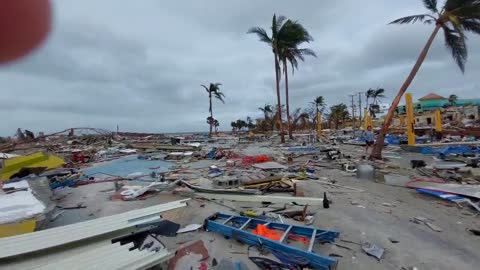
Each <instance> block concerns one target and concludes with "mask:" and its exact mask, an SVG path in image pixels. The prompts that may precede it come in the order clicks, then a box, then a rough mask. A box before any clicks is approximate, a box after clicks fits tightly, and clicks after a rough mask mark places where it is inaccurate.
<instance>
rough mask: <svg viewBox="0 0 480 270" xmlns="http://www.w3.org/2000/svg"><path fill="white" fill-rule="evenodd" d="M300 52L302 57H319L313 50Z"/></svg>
mask: <svg viewBox="0 0 480 270" xmlns="http://www.w3.org/2000/svg"><path fill="white" fill-rule="evenodd" d="M298 52H299V54H300V55H308V56H313V57H317V54H316V53H315V51H313V50H311V49H298Z"/></svg>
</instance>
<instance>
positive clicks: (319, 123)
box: [317, 112, 322, 137]
mask: <svg viewBox="0 0 480 270" xmlns="http://www.w3.org/2000/svg"><path fill="white" fill-rule="evenodd" d="M320 135H322V114H321V113H320V112H317V137H318V136H320Z"/></svg>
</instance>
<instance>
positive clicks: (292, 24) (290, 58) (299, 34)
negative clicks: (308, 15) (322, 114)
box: [279, 20, 317, 139]
mask: <svg viewBox="0 0 480 270" xmlns="http://www.w3.org/2000/svg"><path fill="white" fill-rule="evenodd" d="M284 27H285V28H287V29H288V32H290V33H292V35H291V37H290V38H289V40H286V41H285V42H284V43H282V46H281V47H280V48H279V58H280V61H281V62H282V64H283V73H284V74H285V104H286V105H287V129H288V136H289V138H290V139H293V133H292V127H291V118H290V102H289V97H288V63H290V64H291V65H292V74H293V73H294V71H295V69H298V60H301V61H302V62H304V61H305V56H307V55H309V56H313V57H317V55H316V54H315V52H314V51H313V50H311V49H300V48H298V46H300V45H301V44H302V43H304V42H307V43H309V42H310V41H313V38H312V37H311V36H310V34H309V33H308V31H307V30H306V29H305V28H304V27H303V26H302V25H301V24H300V23H298V22H297V21H291V20H288V21H287V22H286V23H285V26H284Z"/></svg>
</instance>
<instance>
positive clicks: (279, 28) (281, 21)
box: [247, 14, 292, 143]
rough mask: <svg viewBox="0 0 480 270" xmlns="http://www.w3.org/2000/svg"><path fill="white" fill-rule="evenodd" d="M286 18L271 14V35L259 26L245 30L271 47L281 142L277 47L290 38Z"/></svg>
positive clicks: (283, 139)
mask: <svg viewBox="0 0 480 270" xmlns="http://www.w3.org/2000/svg"><path fill="white" fill-rule="evenodd" d="M286 19H287V18H285V17H284V16H278V17H277V15H275V14H273V18H272V26H271V30H272V35H271V36H268V34H267V31H265V29H263V28H261V27H252V28H250V29H249V30H248V31H247V34H256V35H257V36H258V38H259V39H260V41H261V42H264V43H267V44H268V46H269V47H271V48H272V52H273V58H274V62H275V79H276V88H277V105H278V112H277V114H278V116H279V117H280V121H279V125H280V138H281V142H282V143H284V142H285V136H284V134H283V124H282V112H281V110H280V109H281V104H282V103H281V100H280V63H279V58H278V56H279V49H280V48H281V47H282V46H284V44H285V43H286V41H287V40H289V39H291V36H292V33H291V32H290V31H289V28H288V27H285V25H288V24H287V23H286V22H285V21H286Z"/></svg>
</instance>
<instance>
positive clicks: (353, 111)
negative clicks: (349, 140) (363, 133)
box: [349, 95, 355, 133]
mask: <svg viewBox="0 0 480 270" xmlns="http://www.w3.org/2000/svg"><path fill="white" fill-rule="evenodd" d="M349 96H350V97H351V98H352V125H353V133H355V102H354V101H353V98H354V97H355V95H349Z"/></svg>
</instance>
